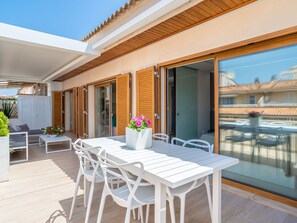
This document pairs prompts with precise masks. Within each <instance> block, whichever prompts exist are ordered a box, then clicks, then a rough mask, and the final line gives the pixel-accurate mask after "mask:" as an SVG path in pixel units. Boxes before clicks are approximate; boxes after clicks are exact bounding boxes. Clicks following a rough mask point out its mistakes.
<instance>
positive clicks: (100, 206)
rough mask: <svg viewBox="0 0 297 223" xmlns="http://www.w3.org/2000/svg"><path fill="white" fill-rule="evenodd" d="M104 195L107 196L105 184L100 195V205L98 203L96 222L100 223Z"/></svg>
mask: <svg viewBox="0 0 297 223" xmlns="http://www.w3.org/2000/svg"><path fill="white" fill-rule="evenodd" d="M106 196H107V193H106V186H105V184H104V188H103V191H102V195H101V201H100V205H99V211H98V217H97V223H101V220H102V216H103V210H104V205H105V200H106Z"/></svg>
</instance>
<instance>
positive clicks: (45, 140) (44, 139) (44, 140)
mask: <svg viewBox="0 0 297 223" xmlns="http://www.w3.org/2000/svg"><path fill="white" fill-rule="evenodd" d="M71 141H72V140H71V138H69V137H68V136H56V137H51V136H49V135H40V136H39V146H42V145H43V144H44V145H45V152H46V153H57V152H63V151H69V150H71ZM59 142H69V148H67V149H59V150H57V151H49V150H48V146H49V144H57V143H59Z"/></svg>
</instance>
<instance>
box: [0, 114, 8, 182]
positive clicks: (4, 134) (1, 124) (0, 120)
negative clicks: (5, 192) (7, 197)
mask: <svg viewBox="0 0 297 223" xmlns="http://www.w3.org/2000/svg"><path fill="white" fill-rule="evenodd" d="M9 158H10V157H9V131H8V118H7V117H6V116H5V115H4V113H3V112H0V182H3V181H8V179H9Z"/></svg>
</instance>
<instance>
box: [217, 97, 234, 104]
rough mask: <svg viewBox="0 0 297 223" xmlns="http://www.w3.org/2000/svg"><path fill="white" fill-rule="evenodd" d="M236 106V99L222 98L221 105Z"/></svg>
mask: <svg viewBox="0 0 297 223" xmlns="http://www.w3.org/2000/svg"><path fill="white" fill-rule="evenodd" d="M233 104H234V98H232V97H228V98H220V105H233Z"/></svg>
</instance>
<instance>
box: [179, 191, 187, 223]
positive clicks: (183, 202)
mask: <svg viewBox="0 0 297 223" xmlns="http://www.w3.org/2000/svg"><path fill="white" fill-rule="evenodd" d="M179 199H180V221H179V222H180V223H184V222H185V208H186V207H185V206H186V195H185V194H183V195H180V196H179Z"/></svg>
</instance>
